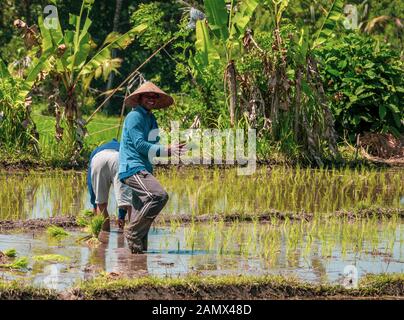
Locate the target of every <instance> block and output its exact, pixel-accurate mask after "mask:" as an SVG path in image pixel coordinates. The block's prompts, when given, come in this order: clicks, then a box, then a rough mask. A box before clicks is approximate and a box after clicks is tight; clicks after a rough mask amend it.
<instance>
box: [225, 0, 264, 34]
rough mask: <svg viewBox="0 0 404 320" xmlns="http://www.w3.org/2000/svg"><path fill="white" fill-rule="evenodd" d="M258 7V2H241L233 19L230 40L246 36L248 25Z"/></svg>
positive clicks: (247, 0) (245, 0)
mask: <svg viewBox="0 0 404 320" xmlns="http://www.w3.org/2000/svg"><path fill="white" fill-rule="evenodd" d="M257 6H258V1H257V0H242V1H240V2H239V4H238V10H237V12H236V13H235V14H234V17H233V18H232V26H231V32H230V38H232V37H235V36H236V37H243V36H244V31H245V29H246V27H247V24H248V23H249V22H250V20H251V18H252V16H253V14H254V11H255V9H256V8H257Z"/></svg>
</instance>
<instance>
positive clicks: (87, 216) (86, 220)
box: [76, 209, 94, 227]
mask: <svg viewBox="0 0 404 320" xmlns="http://www.w3.org/2000/svg"><path fill="white" fill-rule="evenodd" d="M93 217H94V212H93V210H89V209H85V210H82V211H81V212H80V213H79V215H78V216H77V218H76V222H77V224H78V225H79V226H80V227H87V226H88V225H89V224H90V222H91V219H92V218H93Z"/></svg>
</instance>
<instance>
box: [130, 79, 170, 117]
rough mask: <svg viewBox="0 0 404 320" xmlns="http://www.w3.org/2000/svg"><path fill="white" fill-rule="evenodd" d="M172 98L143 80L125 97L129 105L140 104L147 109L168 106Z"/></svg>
mask: <svg viewBox="0 0 404 320" xmlns="http://www.w3.org/2000/svg"><path fill="white" fill-rule="evenodd" d="M173 103H174V99H173V98H172V97H171V96H169V95H168V94H167V93H165V92H164V91H163V90H161V89H160V88H159V87H157V86H156V85H155V84H153V83H152V82H145V83H144V84H142V85H141V86H140V87H139V88H138V89H137V90H136V91H135V92H133V93H132V94H131V95H130V96H129V97H127V98H126V99H125V104H126V105H127V106H129V107H135V106H137V105H141V106H143V107H145V108H147V109H149V110H151V109H163V108H168V107H169V106H170V105H172V104H173Z"/></svg>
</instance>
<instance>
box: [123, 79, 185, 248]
mask: <svg viewBox="0 0 404 320" xmlns="http://www.w3.org/2000/svg"><path fill="white" fill-rule="evenodd" d="M173 103H174V100H173V98H172V97H170V96H169V95H167V94H166V93H165V92H164V91H162V90H161V89H160V88H158V87H157V86H155V85H154V84H153V83H151V82H146V83H144V84H143V85H142V86H140V87H139V88H138V89H137V90H136V91H135V92H133V93H132V94H131V95H130V96H129V97H127V98H126V100H125V104H126V105H127V106H131V107H133V109H132V111H131V112H130V113H129V114H128V115H127V116H126V118H125V122H124V125H123V129H122V138H121V147H120V149H119V179H120V180H121V181H122V182H123V183H125V184H126V185H128V186H129V187H130V188H131V189H132V190H133V193H132V206H133V208H134V212H133V213H132V217H131V221H130V223H129V225H128V228H127V231H126V239H127V241H128V246H129V249H130V250H131V252H132V253H142V252H143V251H147V234H148V232H149V229H150V227H151V224H152V223H153V221H154V219H155V218H156V217H157V215H158V214H159V213H160V211H161V210H162V209H163V207H164V206H165V204H166V203H167V201H168V194H167V192H166V191H165V190H164V188H163V187H162V186H161V185H160V183H159V182H158V181H157V179H156V178H155V177H154V176H153V165H152V163H151V161H152V158H153V157H154V156H157V157H159V156H160V155H162V154H167V155H168V156H170V155H171V154H172V153H178V154H180V153H181V152H182V150H183V148H184V147H185V144H176V145H172V146H171V145H169V146H167V147H166V148H165V147H164V146H162V145H160V144H158V141H159V137H158V131H157V130H158V125H157V121H156V118H155V116H154V115H153V113H152V110H154V109H162V108H168V107H169V106H170V105H172V104H173ZM152 136H153V137H152Z"/></svg>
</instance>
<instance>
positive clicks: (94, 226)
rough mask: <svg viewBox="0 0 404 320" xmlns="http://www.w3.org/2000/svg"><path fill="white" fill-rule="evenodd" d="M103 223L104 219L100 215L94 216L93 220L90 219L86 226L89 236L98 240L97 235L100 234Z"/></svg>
mask: <svg viewBox="0 0 404 320" xmlns="http://www.w3.org/2000/svg"><path fill="white" fill-rule="evenodd" d="M104 222H105V218H104V217H103V216H102V215H96V216H94V217H93V218H91V220H90V223H89V225H88V226H89V229H90V232H91V236H92V237H93V238H98V235H99V234H100V232H101V229H102V225H103V223H104Z"/></svg>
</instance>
